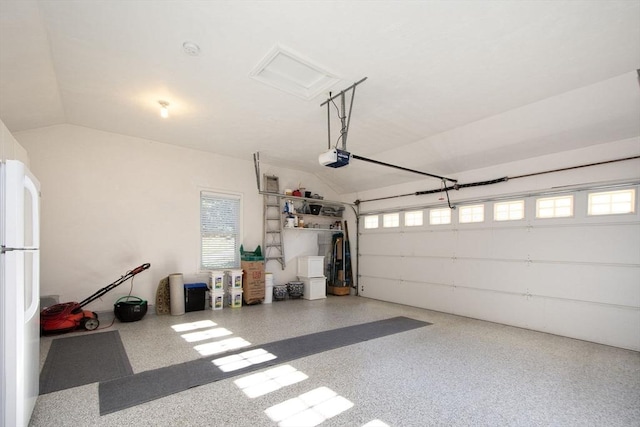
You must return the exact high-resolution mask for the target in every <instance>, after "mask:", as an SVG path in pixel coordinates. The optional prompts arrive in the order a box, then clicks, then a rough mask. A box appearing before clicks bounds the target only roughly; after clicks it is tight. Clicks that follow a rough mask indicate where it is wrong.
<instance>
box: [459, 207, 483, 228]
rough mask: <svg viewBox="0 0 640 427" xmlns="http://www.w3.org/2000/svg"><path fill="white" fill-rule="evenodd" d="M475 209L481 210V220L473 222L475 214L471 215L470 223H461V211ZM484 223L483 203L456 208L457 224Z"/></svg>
mask: <svg viewBox="0 0 640 427" xmlns="http://www.w3.org/2000/svg"><path fill="white" fill-rule="evenodd" d="M475 208H481V209H482V219H481V220H479V221H476V220H474V217H475V215H476V214H475V213H473V212H472V213H471V220H470V221H463V220H462V219H463V211H465V210H468V209H472V210H473V209H475ZM484 221H485V208H484V203H480V204H474V205H464V206H460V207H459V208H458V222H459V223H460V224H479V223H482V222H484Z"/></svg>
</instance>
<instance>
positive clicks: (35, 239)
mask: <svg viewBox="0 0 640 427" xmlns="http://www.w3.org/2000/svg"><path fill="white" fill-rule="evenodd" d="M24 187H25V189H26V190H27V193H28V194H29V197H30V198H31V238H32V242H31V244H32V246H33V247H35V248H39V246H40V192H39V191H38V188H37V187H36V184H35V183H34V182H33V180H32V179H31V178H30V177H29V175H25V177H24ZM31 268H32V272H31V273H32V274H31V301H30V302H29V307H28V308H27V310H26V311H25V314H24V315H25V321H29V320H31V318H33V316H34V315H36V314H37V311H38V307H39V305H40V295H39V294H40V251H38V250H35V251H33V260H32V262H31Z"/></svg>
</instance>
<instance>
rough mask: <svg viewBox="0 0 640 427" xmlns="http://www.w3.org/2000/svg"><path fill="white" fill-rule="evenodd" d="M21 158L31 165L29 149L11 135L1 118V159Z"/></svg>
mask: <svg viewBox="0 0 640 427" xmlns="http://www.w3.org/2000/svg"><path fill="white" fill-rule="evenodd" d="M5 160H19V161H21V162H22V163H24V164H25V165H27V166H29V155H28V154H27V150H25V149H24V147H23V146H22V145H20V144H19V143H18V141H17V140H16V139H15V138H14V137H13V135H11V132H9V129H7V127H6V126H5V124H4V122H2V120H0V161H5Z"/></svg>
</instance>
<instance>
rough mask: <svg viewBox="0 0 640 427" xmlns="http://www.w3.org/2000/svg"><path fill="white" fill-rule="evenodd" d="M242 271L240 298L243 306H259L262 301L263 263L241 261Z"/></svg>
mask: <svg viewBox="0 0 640 427" xmlns="http://www.w3.org/2000/svg"><path fill="white" fill-rule="evenodd" d="M241 266H242V270H243V271H244V276H243V281H242V292H243V293H242V297H243V300H244V303H245V304H259V303H261V302H262V301H263V300H264V261H242V262H241Z"/></svg>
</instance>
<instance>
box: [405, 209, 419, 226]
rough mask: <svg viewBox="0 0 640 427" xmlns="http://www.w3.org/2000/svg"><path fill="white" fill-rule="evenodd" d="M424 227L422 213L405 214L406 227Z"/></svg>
mask: <svg viewBox="0 0 640 427" xmlns="http://www.w3.org/2000/svg"><path fill="white" fill-rule="evenodd" d="M420 225H422V211H412V212H405V213H404V226H405V227H418V226H420Z"/></svg>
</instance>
